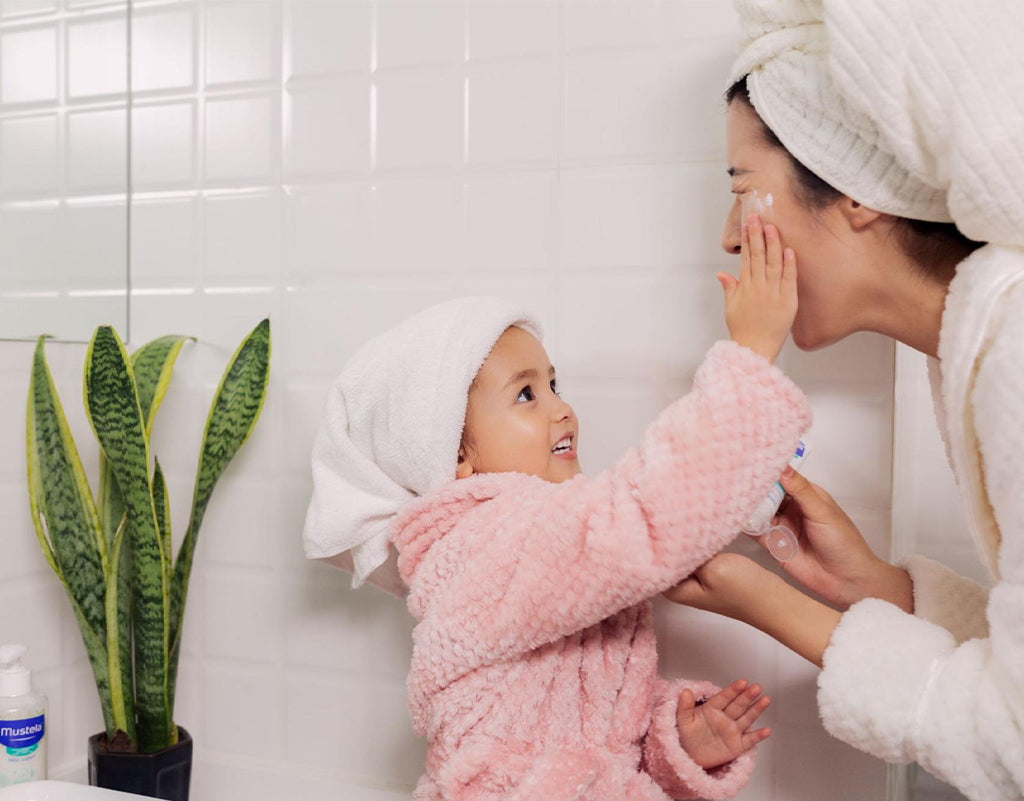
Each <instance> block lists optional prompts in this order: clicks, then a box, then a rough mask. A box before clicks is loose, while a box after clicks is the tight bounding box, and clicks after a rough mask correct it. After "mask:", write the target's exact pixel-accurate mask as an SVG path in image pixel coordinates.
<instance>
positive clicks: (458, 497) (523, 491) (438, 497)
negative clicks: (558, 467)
mask: <svg viewBox="0 0 1024 801" xmlns="http://www.w3.org/2000/svg"><path fill="white" fill-rule="evenodd" d="M555 486H557V485H555V484H552V483H551V482H549V481H546V480H545V479H542V478H539V477H537V476H531V475H527V474H526V473H512V472H509V473H480V474H477V475H473V476H470V477H468V478H459V479H452V480H450V481H447V482H445V483H444V484H441V485H440V486H438V487H436V488H435V489H434V490H432V491H430V492H428V493H426V494H424V495H422V496H420V497H417V498H414V499H413V500H411V501H409V502H408V503H407V504H406V505H405V506H403V507H402V509H401V510H400V511H399V512H398V514H397V515H395V518H394V520H393V521H392V523H391V528H390V539H391V542H393V543H394V545H395V547H396V548H397V550H398V552H399V570H400V571H401V574H402V579H403V580H404V581H405V582H406V584H409V583H410V581H411V579H412V576H413V574H414V573H415V572H416V569H417V567H418V566H419V564H420V562H421V561H422V560H423V559H424V557H425V556H426V555H427V553H428V552H429V551H430V550H431V548H433V546H434V545H435V544H437V543H438V542H440V541H441V540H443V539H445V538H446V537H448V535H450V534H451V533H452V532H453V531H454V530H455V529H456V528H458V527H459V525H460V524H461V523H464V522H465V523H466V525H469V526H474V525H475V523H474V521H473V519H472V518H474V517H480V516H482V517H488V516H489V514H488V513H489V511H490V510H491V509H494V507H493V502H495V501H502V503H501V506H503V507H504V506H505V505H506V503H505V501H507V502H508V503H512V504H514V505H518V504H519V503H522V502H526V501H527V500H528V499H529V498H531V497H534V496H537V495H541V494H543V493H545V492H546V491H550V489H551V488H553V487H555ZM494 511H495V512H497V510H496V509H495V510H494Z"/></svg>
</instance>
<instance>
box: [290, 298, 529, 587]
mask: <svg viewBox="0 0 1024 801" xmlns="http://www.w3.org/2000/svg"><path fill="white" fill-rule="evenodd" d="M513 325H515V326H518V327H519V328H523V329H525V330H526V331H529V332H530V333H531V334H533V335H534V336H535V337H537V339H541V336H542V335H541V327H540V324H539V323H538V322H537V320H536V319H535V318H534V317H533V316H532V315H531V314H529V313H527V312H525V311H524V310H522V309H520V308H518V307H516V306H514V305H512V304H510V303H508V302H506V301H504V300H501V299H500V298H494V297H467V298H457V299H455V300H450V301H447V302H445V303H440V304H438V305H436V306H432V307H430V308H429V309H426V310H425V311H422V312H420V313H418V314H416V315H413V316H412V317H410V318H409V319H407V320H405V321H404V322H403V323H401V324H399V325H398V326H396V327H394V328H392V329H391V330H389V331H386V332H385V333H383V334H381V335H380V336H378V337H375V338H374V339H372V340H370V341H369V342H367V343H366V344H365V345H363V346H362V347H361V348H360V349H359V350H358V351H357V352H356V354H355V355H354V356H353V357H352V358H351V359H350V360H349V361H348V363H347V364H346V365H345V368H344V370H343V371H342V372H341V375H339V376H338V377H337V378H336V379H335V381H334V383H333V384H332V386H331V388H330V391H329V393H328V396H327V403H326V408H325V412H324V419H323V421H322V422H321V424H320V429H319V431H318V432H317V435H316V439H315V441H314V443H313V456H312V462H313V497H312V499H311V500H310V503H309V508H308V509H307V511H306V523H305V528H304V529H303V532H302V536H303V541H304V544H305V551H306V556H307V557H309V558H310V559H328V560H329V561H330V562H331V563H332V564H334V565H337V566H339V567H343V568H346V569H351V570H352V571H353V574H354V575H353V579H352V586H353V587H358V586H360V585H361V584H362V583H363V581H365V580H366V579H367V577H369V576H370V574H371V573H374V571H378V568H380V570H379V571H378V572H377V573H376V574H375V575H374V577H373V578H372V579H371V583H374V584H377V585H378V586H381V587H383V588H384V589H386V590H388V591H390V592H393V593H395V594H404V589H403V585H402V583H401V579H400V578H399V577H398V571H397V569H396V568H395V558H394V553H393V552H394V549H393V548H391V549H389V540H388V529H389V527H390V525H391V521H392V519H393V518H394V516H395V514H396V513H397V512H398V511H399V509H400V508H401V507H402V506H404V505H405V503H407V502H408V501H409V500H411V499H413V498H415V497H417V496H419V495H423V494H424V493H426V492H429V491H430V490H433V489H435V488H436V487H438V486H440V485H441V484H443V483H444V482H446V481H449V480H451V479H454V478H455V468H456V465H457V463H458V450H459V442H460V441H461V438H462V428H463V424H464V422H465V417H466V402H467V399H468V397H469V387H470V385H471V384H472V383H473V379H474V378H475V377H476V374H477V372H478V371H479V369H480V367H481V365H482V364H483V363H484V360H485V359H486V358H487V355H488V354H489V353H490V352H491V348H493V347H494V343H495V342H497V341H498V338H499V337H500V336H501V335H502V333H504V331H505V329H507V328H508V327H509V326H513ZM389 550H390V552H391V559H390V561H389V559H388V557H389ZM346 552H351V563H349V561H348V558H347V556H346V555H345V554H346ZM382 565H383V566H384V567H381V566H382ZM388 565H390V567H388Z"/></svg>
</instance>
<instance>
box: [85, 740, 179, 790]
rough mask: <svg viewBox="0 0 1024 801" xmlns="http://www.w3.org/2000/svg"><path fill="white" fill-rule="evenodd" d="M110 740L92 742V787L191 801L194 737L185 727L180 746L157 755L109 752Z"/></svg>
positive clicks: (90, 744) (90, 771)
mask: <svg viewBox="0 0 1024 801" xmlns="http://www.w3.org/2000/svg"><path fill="white" fill-rule="evenodd" d="M101 740H102V741H103V742H102V744H101V742H100V741H101ZM106 740H107V735H106V733H105V732H100V733H99V734H94V735H93V736H92V737H90V738H89V784H91V785H92V786H93V787H105V788H107V789H108V790H120V791H121V792H123V793H137V794H138V795H148V796H149V797H150V798H164V799H167V801H188V784H189V779H190V778H191V775H192V736H191V735H190V734H189V733H188V732H187V731H185V730H184V729H183V728H181V726H179V727H178V742H177V743H175V744H174V745H172V746H171V747H170V748H165V749H164V750H163V751H157V752H156V753H155V754H126V753H117V752H114V751H108V750H107V747H106V744H107V743H106Z"/></svg>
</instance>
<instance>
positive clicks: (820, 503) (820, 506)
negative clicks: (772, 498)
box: [780, 468, 835, 520]
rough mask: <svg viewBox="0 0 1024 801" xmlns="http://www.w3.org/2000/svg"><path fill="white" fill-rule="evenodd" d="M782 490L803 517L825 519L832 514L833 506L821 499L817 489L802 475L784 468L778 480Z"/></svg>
mask: <svg viewBox="0 0 1024 801" xmlns="http://www.w3.org/2000/svg"><path fill="white" fill-rule="evenodd" d="M780 482H781V484H782V488H783V489H784V490H786V492H787V493H788V494H789V495H790V497H792V499H793V501H794V502H795V503H796V505H797V506H799V507H800V512H801V513H802V514H803V516H804V517H812V518H816V519H819V520H820V519H826V518H828V517H829V516H831V515H832V514H833V513H834V508H835V507H834V504H832V503H829V501H828V500H827V499H826V498H824V497H822V495H821V493H820V492H818V488H817V487H815V486H814V484H812V483H811V482H810V481H808V480H807V479H806V478H805V477H804V476H803V475H802V474H800V473H798V472H797V471H796V470H793V469H792V468H786V472H784V473H783V474H782V478H781V479H780Z"/></svg>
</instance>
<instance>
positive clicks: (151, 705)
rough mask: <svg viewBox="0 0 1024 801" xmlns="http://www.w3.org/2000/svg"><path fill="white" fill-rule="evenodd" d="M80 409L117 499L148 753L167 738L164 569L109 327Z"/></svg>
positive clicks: (132, 410)
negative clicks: (130, 575) (129, 566)
mask: <svg viewBox="0 0 1024 801" xmlns="http://www.w3.org/2000/svg"><path fill="white" fill-rule="evenodd" d="M84 384H85V386H84V394H85V407H86V412H87V414H88V417H89V422H90V424H91V425H92V428H93V431H94V432H95V434H96V438H97V439H98V440H99V443H100V447H101V448H102V449H103V453H104V455H105V456H106V458H107V460H108V461H109V462H110V467H111V470H112V472H113V474H114V478H115V480H116V481H117V484H118V488H119V489H120V492H121V495H122V498H123V500H124V506H125V515H126V517H127V521H126V525H127V536H128V538H129V541H130V544H131V551H132V559H133V563H134V575H135V580H134V581H133V583H132V601H133V607H132V617H133V638H134V644H135V695H136V709H137V712H138V729H137V732H138V747H139V750H140V751H142V752H143V753H152V752H153V751H156V750H159V749H161V748H164V747H166V745H167V744H168V742H169V741H170V738H171V712H170V706H169V702H168V692H167V688H168V684H167V654H168V644H169V640H168V603H169V592H168V587H167V582H166V577H167V572H166V571H167V568H166V567H165V564H164V560H165V559H166V558H168V557H167V556H166V555H165V554H164V550H163V541H162V537H161V536H160V533H159V530H158V527H157V519H156V509H155V506H154V503H153V487H152V484H151V482H150V477H149V443H148V441H147V439H146V432H145V422H144V420H143V416H142V409H141V406H140V404H139V396H138V391H137V389H136V385H135V379H134V376H133V374H132V369H131V365H130V363H129V361H128V354H127V353H126V352H125V349H124V345H123V344H122V342H121V339H120V337H118V335H117V332H115V331H114V329H113V328H111V327H110V326H100V327H99V328H97V329H96V332H95V333H94V334H93V337H92V340H91V341H90V342H89V349H88V351H87V353H86V360H85V382H84Z"/></svg>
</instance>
